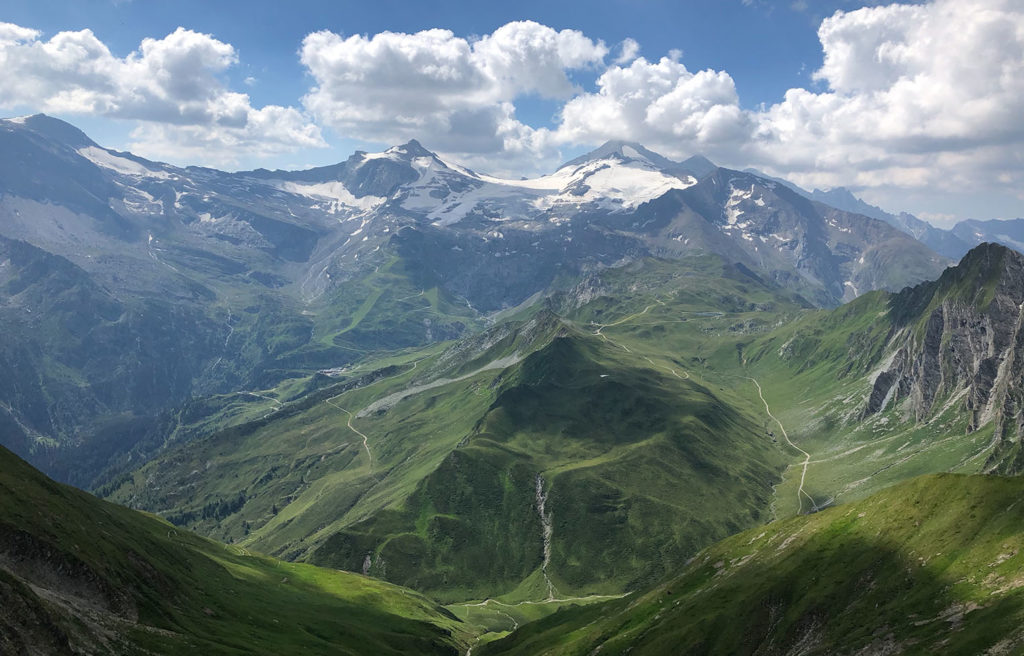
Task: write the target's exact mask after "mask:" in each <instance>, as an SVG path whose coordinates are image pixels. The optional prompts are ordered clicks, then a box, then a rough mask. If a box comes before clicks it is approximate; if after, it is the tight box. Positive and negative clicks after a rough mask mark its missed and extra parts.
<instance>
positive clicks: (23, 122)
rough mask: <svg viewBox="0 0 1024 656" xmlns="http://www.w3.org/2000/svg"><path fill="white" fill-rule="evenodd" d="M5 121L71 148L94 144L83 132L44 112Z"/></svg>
mask: <svg viewBox="0 0 1024 656" xmlns="http://www.w3.org/2000/svg"><path fill="white" fill-rule="evenodd" d="M5 120H6V122H7V123H11V124H14V125H20V126H21V127H23V128H26V129H28V130H31V131H32V132H35V133H36V134H38V135H41V136H44V137H46V138H48V139H51V140H53V141H58V142H60V143H62V144H65V145H67V146H70V147H71V148H84V147H87V146H95V145H96V142H95V141H93V140H92V139H90V138H89V137H88V135H86V134H85V133H84V132H82V131H81V130H79V129H78V128H76V127H75V126H73V125H71V124H70V123H68V122H66V121H62V120H60V119H59V118H54V117H52V116H47V115H46V114H33V115H32V116H22V117H19V118H9V119H5Z"/></svg>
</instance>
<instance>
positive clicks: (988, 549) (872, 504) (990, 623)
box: [474, 475, 1024, 656]
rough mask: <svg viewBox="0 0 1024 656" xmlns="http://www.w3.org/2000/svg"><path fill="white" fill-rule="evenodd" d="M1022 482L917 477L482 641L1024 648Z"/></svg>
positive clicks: (558, 646) (513, 645)
mask: <svg viewBox="0 0 1024 656" xmlns="http://www.w3.org/2000/svg"><path fill="white" fill-rule="evenodd" d="M1022 494H1024V480H1021V479H1019V478H996V477H981V476H958V475H932V476H925V477H921V478H916V479H913V480H911V481H908V482H905V483H902V484H900V485H897V486H894V487H892V488H889V489H887V490H885V491H883V492H881V493H878V494H876V495H874V496H872V497H870V498H868V499H865V500H862V501H859V502H857V503H853V504H849V505H844V506H839V507H836V508H831V509H828V510H826V511H823V512H820V513H817V514H814V515H809V516H802V517H796V518H792V519H789V520H785V521H781V522H775V523H772V524H770V525H768V526H765V527H759V528H755V529H751V530H749V531H746V532H744V533H741V534H739V535H736V536H734V537H731V538H729V539H727V540H725V541H723V542H721V543H719V544H716V545H714V546H712V547H709V548H708V549H705V550H704V551H702V552H701V553H700V554H698V555H697V557H696V558H694V559H693V561H692V562H691V563H690V564H689V565H688V566H687V567H685V568H683V569H682V570H681V573H680V574H679V575H678V576H677V577H675V578H674V579H672V580H670V581H668V582H665V583H663V584H661V585H659V586H657V587H654V588H651V589H648V590H646V591H644V592H641V593H637V594H634V595H631V596H629V597H627V598H624V599H621V600H617V601H612V602H607V603H604V604H597V605H592V606H588V607H586V608H576V609H566V610H563V611H561V612H560V613H557V614H555V615H553V616H551V617H548V618H546V619H543V620H540V621H538V622H536V623H532V624H528V625H526V626H524V627H523V628H520V629H519V630H518V631H516V632H515V633H513V634H512V635H511V636H509V637H507V638H505V639H503V640H500V641H497V642H493V643H491V644H489V645H486V646H484V647H482V648H480V649H479V650H474V653H481V654H530V655H539V654H559V655H570V654H580V655H583V654H594V653H598V651H599V652H600V653H601V654H602V655H603V654H613V655H614V654H625V653H629V654H632V655H637V654H639V655H645V654H678V653H687V654H755V653H756V654H775V653H777V654H794V653H800V654H806V655H808V656H810V655H814V654H854V653H856V654H866V653H872V654H894V653H906V654H934V653H944V654H982V653H987V654H1009V653H1020V651H1021V650H1022V649H1024V630H1022V629H1021V626H1022V620H1024V589H1022V584H1024V580H1022V578H1021V575H1020V572H1021V570H1022V567H1024V554H1022V553H1021V550H1022V548H1024V530H1022V529H1021V527H1022V526H1024V505H1022V504H1021V503H1020V499H1021V496H1022Z"/></svg>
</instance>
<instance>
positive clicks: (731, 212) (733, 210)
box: [725, 182, 754, 225]
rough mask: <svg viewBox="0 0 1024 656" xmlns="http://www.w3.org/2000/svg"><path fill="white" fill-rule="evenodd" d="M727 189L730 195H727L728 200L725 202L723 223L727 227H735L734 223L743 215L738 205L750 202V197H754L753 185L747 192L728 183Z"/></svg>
mask: <svg viewBox="0 0 1024 656" xmlns="http://www.w3.org/2000/svg"><path fill="white" fill-rule="evenodd" d="M729 189H730V190H731V193H730V194H729V200H727V201H726V202H725V222H726V223H727V224H728V225H735V224H736V221H738V220H739V218H740V217H741V216H743V214H744V212H743V210H741V209H740V203H742V202H743V201H745V200H750V197H751V196H753V195H754V185H750V190H749V191H744V190H742V189H737V188H736V187H734V186H733V185H732V182H730V183H729Z"/></svg>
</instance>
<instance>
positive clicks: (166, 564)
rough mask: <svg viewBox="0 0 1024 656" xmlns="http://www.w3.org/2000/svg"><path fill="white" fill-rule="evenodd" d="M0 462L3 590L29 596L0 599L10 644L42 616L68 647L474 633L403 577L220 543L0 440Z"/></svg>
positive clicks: (249, 646) (447, 649) (0, 593)
mask: <svg viewBox="0 0 1024 656" xmlns="http://www.w3.org/2000/svg"><path fill="white" fill-rule="evenodd" d="M0 465H2V466H0V535H2V536H3V537H2V538H0V551H2V553H3V554H4V555H5V559H4V563H5V569H7V572H5V573H4V575H3V576H2V577H0V597H2V600H3V603H2V605H3V607H4V608H7V609H10V608H16V607H22V608H26V607H27V608H29V609H31V610H30V611H29V612H30V618H31V619H30V618H29V617H24V616H21V617H14V618H12V617H10V615H8V614H6V613H4V612H0V626H3V630H2V631H0V633H2V634H4V636H5V638H4V640H5V641H6V642H0V644H3V645H5V648H6V647H9V648H10V649H11V650H13V651H18V650H19V649H21V648H28V646H27V645H25V644H24V643H19V641H24V640H26V639H27V640H29V644H31V640H32V638H31V636H30V635H26V634H30V632H31V630H32V627H33V626H39V625H41V624H42V625H46V626H49V627H50V628H49V629H47V631H48V633H46V634H45V635H47V636H48V638H47V639H51V638H52V639H53V640H56V641H57V643H58V644H59V643H60V641H61V640H65V641H69V642H70V646H71V647H72V648H86V647H88V645H93V647H94V648H95V647H96V646H98V645H100V644H104V643H107V642H109V641H112V642H113V643H114V644H115V645H120V647H118V648H114V649H113V651H122V650H125V651H130V652H132V653H135V652H141V651H142V650H149V652H150V653H161V654H173V653H181V654H190V653H197V652H201V653H206V654H307V653H325V654H326V653H331V654H336V653H349V654H385V653H392V654H405V653H437V654H450V653H452V652H453V651H454V650H456V649H459V650H461V649H462V646H461V643H460V641H461V640H463V639H468V638H469V636H470V630H469V629H468V628H466V627H464V625H463V623H462V622H460V621H459V620H457V619H456V618H455V617H454V616H452V615H451V614H450V613H448V612H447V611H445V610H444V609H442V608H440V607H439V606H437V605H436V604H434V603H433V602H431V601H430V600H428V599H427V598H425V597H423V596H421V595H419V594H418V593H415V592H412V591H410V590H405V589H402V588H398V587H396V586H393V585H390V584H387V583H384V582H381V581H376V580H373V579H369V578H366V577H363V576H359V575H356V574H348V573H343V572H337V571H333V570H324V569H319V568H316V567H313V566H311V565H306V564H301V563H285V562H282V561H278V560H274V559H272V558H268V557H265V556H261V555H259V554H255V553H251V552H249V551H248V550H245V549H243V548H240V547H232V546H227V545H223V544H218V543H215V542H213V541H210V540H208V539H205V538H201V537H198V536H196V535H194V534H192V533H189V532H187V531H184V530H182V529H178V528H175V527H173V526H172V525H170V524H168V523H167V522H165V521H163V520H160V519H157V518H154V517H152V516H146V515H143V514H141V513H138V512H136V511H132V510H128V509H126V508H122V507H119V506H115V505H113V504H110V503H107V502H104V501H101V500H98V499H95V498H93V497H91V496H89V495H87V494H85V493H83V492H80V491H78V490H75V489H73V488H69V487H66V486H63V485H59V484H56V483H53V482H52V481H49V480H48V479H46V478H45V477H43V476H42V475H41V474H39V473H38V472H36V471H34V470H32V469H31V468H30V467H29V466H28V465H27V464H25V463H24V462H22V461H20V460H19V459H18V458H17V457H16V456H14V455H13V454H11V453H10V452H8V451H6V450H3V449H0ZM12 574H13V575H14V576H13V577H12V576H11V575H12ZM24 580H27V581H28V582H30V583H32V584H34V585H36V586H38V587H37V588H35V589H34V590H31V589H28V588H26V587H25V586H24V585H23V584H20V583H19V582H20V581H24ZM41 590H45V591H46V592H45V593H42V592H40V591H41ZM61 600H63V602H61ZM61 603H68V604H69V606H67V607H64V606H62V605H61ZM35 639H36V640H39V639H40V638H39V636H36V637H35ZM19 644H21V646H20V647H19ZM66 649H67V646H65V647H64V648H63V649H61V650H59V651H60V653H63V652H64V651H66ZM107 649H111V646H110V645H107V647H105V648H104V651H106V650H107Z"/></svg>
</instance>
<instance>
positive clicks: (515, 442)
mask: <svg viewBox="0 0 1024 656" xmlns="http://www.w3.org/2000/svg"><path fill="white" fill-rule="evenodd" d="M620 289H622V292H621V293H620V291H619V290H620ZM595 290H597V291H595ZM544 306H547V307H548V308H553V309H556V310H558V311H560V312H563V313H565V314H567V315H568V316H569V317H571V318H569V319H566V318H561V317H559V316H557V315H555V314H553V313H552V312H551V311H550V310H548V309H544ZM716 308H723V310H724V311H720V310H716ZM799 311H800V305H799V304H798V303H797V302H795V301H794V300H793V299H790V298H788V297H787V296H786V295H784V294H782V293H781V292H780V291H779V290H778V288H777V287H774V286H773V285H771V284H769V283H766V282H764V281H762V280H761V279H759V278H758V277H757V275H756V274H754V273H753V272H750V271H749V270H746V269H744V268H742V267H730V266H725V265H723V263H722V261H721V260H720V259H718V258H714V257H706V258H694V259H691V260H688V261H685V262H682V263H680V262H664V261H657V260H647V261H644V262H641V263H638V264H636V265H633V266H631V267H629V270H628V271H627V270H610V271H608V272H606V273H604V274H599V275H597V276H591V277H589V278H588V279H587V280H585V281H583V282H581V283H580V285H578V286H577V287H576V288H573V289H570V290H569V291H567V292H566V293H564V294H562V295H560V296H557V297H555V298H553V299H550V300H548V301H545V302H542V303H541V304H537V305H534V306H533V307H532V308H529V309H526V310H523V311H522V312H520V315H519V316H521V317H523V318H520V319H516V320H512V321H508V322H505V323H502V324H498V325H496V326H495V327H494V328H492V329H490V330H488V331H486V332H484V333H482V334H481V335H479V336H476V337H473V338H468V339H464V340H461V341H460V342H456V343H454V344H452V345H451V346H449V347H447V348H444V349H441V348H439V347H438V348H433V349H430V350H426V351H421V352H419V353H413V352H408V353H407V354H405V355H403V356H401V357H398V358H394V359H392V360H390V361H389V362H390V364H389V367H383V366H380V365H382V364H383V362H380V363H378V364H375V365H369V364H368V365H367V368H365V369H352V370H349V371H346V372H344V373H343V377H342V378H340V379H338V380H339V381H340V382H338V383H336V384H335V386H334V387H324V388H322V389H320V390H318V391H316V392H315V393H312V394H309V395H308V396H306V397H305V398H304V399H301V400H299V401H295V402H293V403H291V404H288V403H286V404H285V409H276V407H275V406H273V405H271V404H270V402H268V403H267V404H264V405H263V406H262V407H263V408H264V409H265V410H266V412H267V416H266V417H265V418H261V419H258V420H256V421H252V422H250V423H248V424H241V425H239V426H237V427H235V428H228V429H225V430H221V431H219V432H214V433H213V434H210V435H208V436H207V437H205V438H203V439H200V440H197V441H194V442H191V443H189V444H187V445H182V446H179V447H176V448H173V449H171V450H169V451H168V452H167V453H165V454H164V455H162V456H160V457H159V458H158V459H157V460H155V461H154V462H152V463H150V464H148V465H146V466H144V467H142V468H141V469H139V470H138V471H137V472H135V473H134V474H133V475H132V476H131V477H129V478H126V479H125V478H122V479H120V480H119V481H117V482H116V483H115V484H114V485H112V486H108V487H107V488H105V490H104V491H105V492H107V493H109V494H110V495H111V498H113V499H115V500H118V501H121V502H123V503H129V504H132V505H134V506H136V507H141V508H145V509H148V510H151V511H156V512H160V513H162V514H164V515H165V516H167V517H169V518H171V519H172V520H174V521H176V522H179V523H182V524H184V525H187V526H189V527H192V528H194V529H196V530H198V531H201V532H203V533H205V534H208V535H211V536H212V537H215V538H218V539H223V540H227V541H233V542H239V543H241V544H244V545H245V546H246V547H250V548H256V549H259V550H262V551H266V552H269V553H273V554H276V555H280V556H284V557H287V558H289V559H310V560H312V561H313V562H316V563H320V564H327V565H330V566H332V567H340V568H344V569H349V570H354V571H365V572H368V573H371V574H373V575H376V576H380V577H382V578H386V579H387V580H390V581H394V582H402V583H403V584H405V585H411V586H415V587H417V588H419V589H422V590H427V591H430V592H431V593H433V594H438V595H441V596H442V598H444V599H446V600H452V601H456V600H465V599H473V598H477V599H479V598H482V597H489V596H490V597H493V596H498V595H512V597H514V598H518V599H523V598H532V599H535V600H539V599H547V598H549V597H564V596H566V595H577V594H591V593H618V592H621V591H622V590H624V589H629V588H632V587H635V586H636V585H638V584H639V583H640V582H641V581H650V580H653V579H654V578H655V577H657V576H660V575H662V574H663V573H664V572H666V571H670V570H671V568H672V567H674V566H676V565H678V564H679V563H681V562H683V561H684V560H685V559H686V558H687V557H689V555H691V554H692V553H693V552H694V551H695V550H696V549H698V548H700V547H701V546H704V545H706V544H708V543H709V542H710V541H712V540H714V539H718V538H721V537H724V536H725V535H728V534H730V533H733V532H735V531H737V530H740V529H742V528H744V527H746V526H749V525H751V524H754V523H757V522H759V521H764V520H765V519H766V518H767V517H769V513H770V508H771V505H772V504H771V501H772V484H773V483H774V482H776V481H777V480H778V476H779V473H780V471H781V470H782V468H783V467H784V466H785V464H786V462H787V461H788V460H789V458H790V455H789V454H788V453H787V451H786V448H785V446H784V445H781V444H779V443H778V441H777V440H773V439H772V437H771V435H770V434H769V433H770V431H767V430H765V425H766V424H765V418H764V411H763V408H762V407H761V405H760V402H759V401H758V400H757V398H756V396H753V394H754V387H753V386H752V385H751V384H749V383H747V382H744V383H743V385H741V386H740V389H739V391H737V390H735V389H732V383H733V382H734V381H733V380H732V379H730V381H729V382H728V383H727V384H721V382H722V381H720V380H717V379H716V380H715V381H714V382H710V381H702V379H701V377H702V375H703V374H702V372H701V365H700V363H699V361H697V360H695V359H692V358H691V357H687V358H686V361H684V360H683V359H682V358H683V357H684V354H686V353H687V350H688V349H689V348H690V347H691V346H692V342H693V341H695V340H705V339H713V340H719V339H721V338H722V337H721V336H718V335H716V333H717V327H718V326H719V325H721V324H725V325H726V326H728V329H726V330H725V333H726V336H725V337H724V338H725V339H732V338H733V336H734V334H736V333H737V332H739V333H743V332H746V331H749V330H756V331H761V330H766V329H767V328H768V327H769V326H770V325H772V324H774V323H775V322H776V321H779V320H781V317H783V316H785V315H786V314H787V313H794V312H799ZM598 322H606V323H604V324H602V323H598ZM629 327H634V328H638V329H640V330H642V331H643V337H642V339H641V340H638V341H636V342H630V344H631V345H630V346H626V343H625V342H619V341H618V340H619V337H618V335H619V334H620V332H621V331H622V330H623V329H627V328H629ZM611 335H615V336H614V337H612V336H611ZM677 354H678V355H677ZM372 371H378V372H379V373H378V374H371V373H369V372H372ZM691 372H692V373H691ZM722 380H724V379H722ZM727 385H728V386H727ZM261 393H263V394H264V395H265V396H268V397H271V396H272V397H274V398H281V399H283V398H284V397H285V395H284V394H281V395H276V396H275V393H274V392H261ZM293 410H294V411H293ZM680 481H686V484H685V485H681V484H680ZM542 499H543V504H544V517H543V518H542V515H541V512H540V506H541V500H542ZM546 526H550V529H551V531H552V532H551V538H550V542H549V545H550V548H549V550H548V551H547V552H546V553H547V555H546V556H545V549H544V535H545V531H546V530H547V529H546V528H545V527H546ZM545 561H546V562H547V563H548V564H547V566H545V565H544V563H545ZM545 575H546V577H547V578H545Z"/></svg>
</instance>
